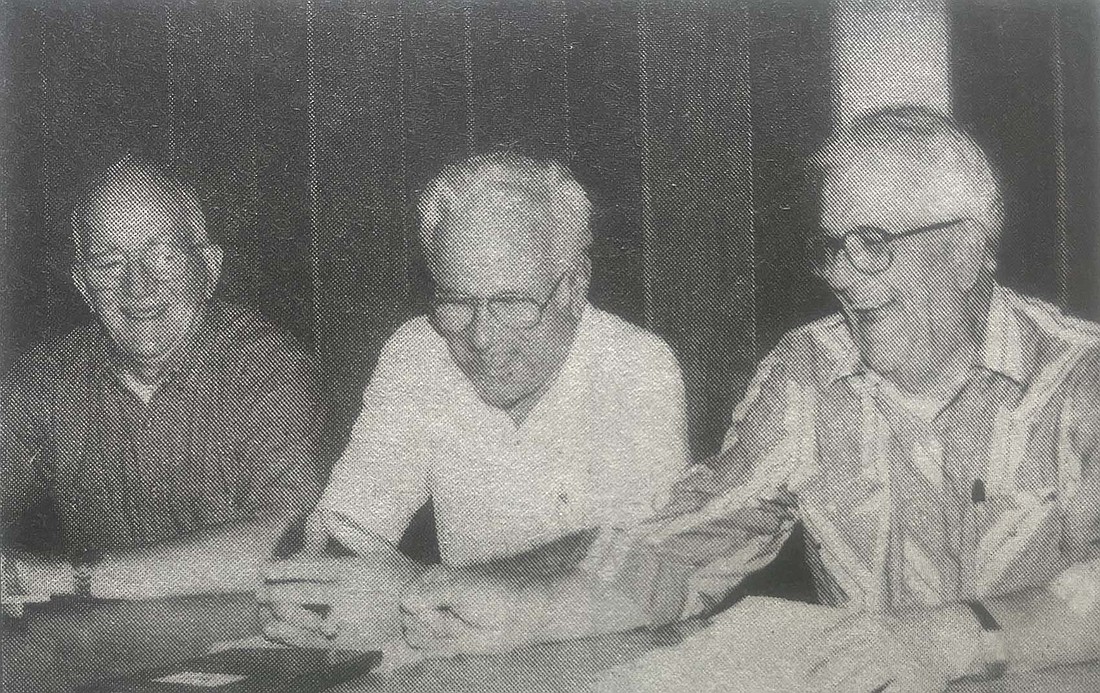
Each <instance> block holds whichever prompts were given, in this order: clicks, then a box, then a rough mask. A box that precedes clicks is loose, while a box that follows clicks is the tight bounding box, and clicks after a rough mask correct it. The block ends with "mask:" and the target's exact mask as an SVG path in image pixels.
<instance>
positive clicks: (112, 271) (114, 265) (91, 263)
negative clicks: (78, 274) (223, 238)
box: [83, 243, 210, 289]
mask: <svg viewBox="0 0 1100 693" xmlns="http://www.w3.org/2000/svg"><path fill="white" fill-rule="evenodd" d="M208 247H210V246H208V245H193V246H188V247H181V246H179V245H177V244H175V243H155V244H153V245H149V246H146V247H145V248H143V249H142V250H140V251H138V252H137V253H134V254H130V253H124V252H122V251H112V252H109V253H104V254H102V255H97V256H95V257H93V258H91V259H90V260H88V261H87V262H85V263H84V264H83V267H84V272H85V276H87V278H88V283H89V284H90V285H91V286H92V287H94V288H96V289H117V288H118V287H119V286H121V285H122V279H123V277H124V276H125V275H126V270H127V268H128V267H129V266H130V263H132V262H138V263H140V265H141V267H142V269H144V270H145V274H146V276H147V277H150V278H151V279H153V280H156V281H166V280H169V279H172V278H174V277H176V276H177V275H179V273H180V271H181V270H182V269H183V267H184V265H185V264H186V262H187V256H188V255H189V254H190V253H192V252H194V251H197V250H202V249H203V248H208Z"/></svg>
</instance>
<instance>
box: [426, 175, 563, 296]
mask: <svg viewBox="0 0 1100 693" xmlns="http://www.w3.org/2000/svg"><path fill="white" fill-rule="evenodd" d="M479 197H480V196H479ZM546 216H547V215H546V213H545V211H544V210H542V209H541V208H540V207H539V205H537V204H535V203H533V202H531V201H530V200H526V199H524V198H522V197H515V196H511V195H509V196H502V197H494V198H489V199H486V198H483V197H481V198H480V199H472V200H470V201H468V202H465V203H464V204H462V205H459V206H456V207H455V208H453V209H452V210H451V211H450V212H449V213H448V214H447V215H446V217H445V218H444V219H443V220H442V222H441V223H440V225H439V228H438V230H437V234H438V235H437V240H436V259H437V262H436V265H437V267H436V271H435V274H436V276H435V279H436V281H437V282H438V283H439V284H440V286H441V287H443V288H446V289H449V290H453V291H461V292H464V293H469V294H472V295H479V296H489V295H492V294H495V293H500V292H505V291H529V290H531V289H534V288H537V287H539V286H541V284H542V283H543V279H544V278H545V276H546V274H547V269H548V267H549V265H550V264H551V262H550V261H551V258H550V247H549V244H548V241H547V234H546V224H547V223H548V220H547V218H546Z"/></svg>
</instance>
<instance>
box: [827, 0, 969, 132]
mask: <svg viewBox="0 0 1100 693" xmlns="http://www.w3.org/2000/svg"><path fill="white" fill-rule="evenodd" d="M831 9H832V18H831V24H832V26H831V32H832V81H833V113H834V117H835V118H836V120H837V121H838V122H841V123H843V122H847V121H849V120H851V119H852V118H853V117H854V116H856V115H858V114H859V113H862V112H864V111H867V110H872V109H875V108H880V107H883V106H889V105H895V104H902V103H917V104H922V105H926V106H931V107H933V108H936V109H938V110H941V111H943V112H944V113H950V112H951V33H950V25H949V14H948V10H947V0H832V7H831Z"/></svg>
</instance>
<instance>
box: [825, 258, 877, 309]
mask: <svg viewBox="0 0 1100 693" xmlns="http://www.w3.org/2000/svg"><path fill="white" fill-rule="evenodd" d="M824 277H825V281H826V282H828V284H829V287H830V288H831V289H832V290H833V292H834V293H835V294H836V295H837V296H839V297H841V298H847V297H848V295H849V294H850V293H851V292H852V290H853V289H856V288H858V287H860V286H862V285H863V284H864V283H866V281H867V280H868V276H867V275H866V274H864V273H863V272H860V271H859V270H857V269H856V268H855V267H854V266H853V265H852V262H851V261H850V260H849V259H848V256H847V255H846V254H844V253H841V254H840V257H839V258H837V261H836V262H834V263H833V264H832V266H831V267H830V268H829V271H828V272H826V273H825V274H824Z"/></svg>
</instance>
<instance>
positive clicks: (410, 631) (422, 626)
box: [401, 614, 447, 656]
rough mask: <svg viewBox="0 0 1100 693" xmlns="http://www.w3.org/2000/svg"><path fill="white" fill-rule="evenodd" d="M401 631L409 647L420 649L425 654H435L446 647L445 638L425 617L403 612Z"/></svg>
mask: <svg viewBox="0 0 1100 693" xmlns="http://www.w3.org/2000/svg"><path fill="white" fill-rule="evenodd" d="M401 632H402V635H403V636H404V638H405V642H407V643H408V644H409V646H410V647H412V648H414V649H417V650H420V651H421V652H423V653H424V654H425V655H427V656H435V655H436V654H439V653H441V652H443V651H445V650H446V649H447V646H446V644H445V642H444V640H445V639H444V638H442V637H440V635H439V634H438V633H437V631H436V627H435V626H434V624H432V623H431V622H430V621H429V620H428V619H426V618H421V617H420V616H414V615H410V614H404V615H403V616H402V619H401ZM433 653H434V654H433Z"/></svg>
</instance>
